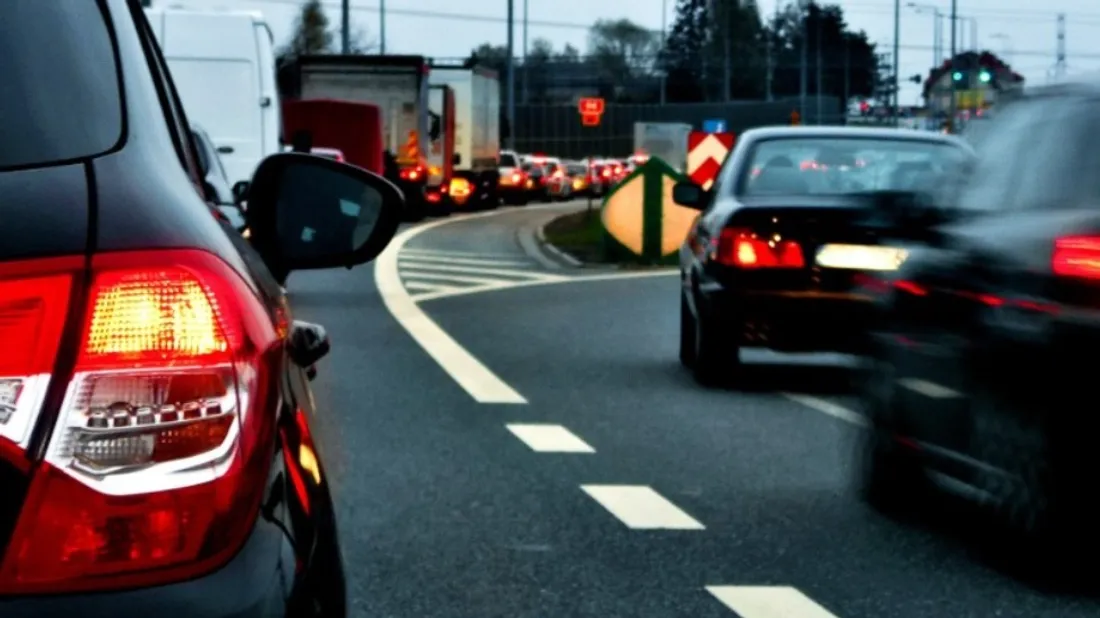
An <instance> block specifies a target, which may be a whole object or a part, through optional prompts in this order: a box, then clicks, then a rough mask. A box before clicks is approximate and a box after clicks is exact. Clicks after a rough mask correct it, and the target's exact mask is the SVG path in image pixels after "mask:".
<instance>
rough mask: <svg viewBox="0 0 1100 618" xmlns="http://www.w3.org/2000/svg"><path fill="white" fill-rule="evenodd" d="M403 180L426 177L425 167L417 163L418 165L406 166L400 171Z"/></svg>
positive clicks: (415, 179)
mask: <svg viewBox="0 0 1100 618" xmlns="http://www.w3.org/2000/svg"><path fill="white" fill-rule="evenodd" d="M398 175H399V176H401V179H402V180H409V181H413V182H415V181H417V180H420V179H421V178H423V177H424V168H423V167H422V166H419V165H417V166H416V167H404V168H401V171H400V172H399V173H398Z"/></svg>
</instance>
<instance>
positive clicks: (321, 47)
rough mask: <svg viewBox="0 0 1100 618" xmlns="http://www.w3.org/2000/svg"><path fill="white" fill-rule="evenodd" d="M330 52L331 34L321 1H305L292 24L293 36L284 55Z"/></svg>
mask: <svg viewBox="0 0 1100 618" xmlns="http://www.w3.org/2000/svg"><path fill="white" fill-rule="evenodd" d="M330 52H332V32H331V31H330V30H329V22H328V16H327V15H325V9H324V7H323V6H321V0H306V2H305V3H304V4H302V10H301V12H300V13H299V14H298V19H297V20H296V21H295V23H294V36H293V37H292V38H291V40H290V43H289V44H288V45H287V49H286V55H290V56H304V55H310V54H327V53H330Z"/></svg>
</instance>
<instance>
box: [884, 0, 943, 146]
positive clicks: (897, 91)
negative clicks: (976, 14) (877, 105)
mask: <svg viewBox="0 0 1100 618" xmlns="http://www.w3.org/2000/svg"><path fill="white" fill-rule="evenodd" d="M954 1H955V0H952V2H954ZM900 74H901V0H894V105H893V108H894V126H895V127H896V126H898V124H900V122H901V108H900V107H899V106H898V98H899V97H900V95H901V80H900V79H899V76H900Z"/></svg>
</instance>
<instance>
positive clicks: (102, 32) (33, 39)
mask: <svg viewBox="0 0 1100 618" xmlns="http://www.w3.org/2000/svg"><path fill="white" fill-rule="evenodd" d="M59 33H61V34H60V35H59ZM0 58H3V59H4V60H3V62H0V169H4V168H13V167H28V166H35V165H47V164H51V163H59V162H63V161H68V160H71V159H79V158H82V157H89V156H94V155H99V154H102V153H104V152H107V151H109V150H111V149H112V148H114V146H115V144H117V143H118V142H119V140H120V139H121V138H122V97H121V94H120V88H121V86H120V83H119V73H118V65H117V63H116V62H115V53H114V47H113V45H112V41H111V35H110V33H109V31H108V29H107V22H106V17H105V15H104V13H103V11H102V9H101V7H100V5H99V3H98V2H96V1H95V0H48V1H43V0H3V1H2V2H0Z"/></svg>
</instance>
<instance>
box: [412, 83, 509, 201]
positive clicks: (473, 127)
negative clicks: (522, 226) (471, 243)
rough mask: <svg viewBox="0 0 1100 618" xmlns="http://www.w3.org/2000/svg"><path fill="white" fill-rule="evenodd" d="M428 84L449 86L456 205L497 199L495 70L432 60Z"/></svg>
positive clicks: (498, 163) (497, 92)
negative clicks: (453, 103) (452, 93)
mask: <svg viewBox="0 0 1100 618" xmlns="http://www.w3.org/2000/svg"><path fill="white" fill-rule="evenodd" d="M430 70H431V73H430V78H429V79H430V81H431V83H432V85H441V86H442V85H445V86H449V87H450V88H451V90H452V91H453V92H454V102H455V105H454V114H455V139H454V149H455V156H454V161H455V165H454V180H453V181H452V182H451V199H452V200H453V202H454V203H455V205H456V207H466V208H468V209H481V208H496V207H497V206H498V205H500V187H499V183H500V170H499V165H500V80H499V78H498V77H497V74H496V72H495V71H492V70H489V69H486V68H484V67H479V66H471V65H469V64H459V65H451V64H442V63H432V65H431V69H430Z"/></svg>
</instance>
